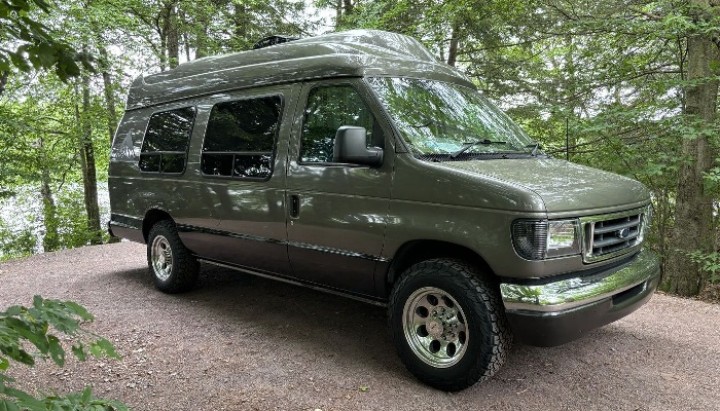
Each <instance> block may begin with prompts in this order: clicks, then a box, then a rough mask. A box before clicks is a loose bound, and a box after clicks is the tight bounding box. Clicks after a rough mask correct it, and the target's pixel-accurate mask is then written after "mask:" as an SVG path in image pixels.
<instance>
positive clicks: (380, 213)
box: [287, 79, 394, 296]
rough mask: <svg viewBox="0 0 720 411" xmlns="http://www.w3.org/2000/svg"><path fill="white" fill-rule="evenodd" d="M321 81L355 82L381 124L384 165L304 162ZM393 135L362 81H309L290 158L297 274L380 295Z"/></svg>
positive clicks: (291, 241) (291, 237)
mask: <svg viewBox="0 0 720 411" xmlns="http://www.w3.org/2000/svg"><path fill="white" fill-rule="evenodd" d="M318 85H351V86H352V87H354V88H355V89H356V90H357V91H358V92H360V94H361V96H362V97H363V100H364V101H365V103H366V104H367V105H368V107H369V108H370V110H371V111H372V113H373V115H374V117H375V120H376V121H377V122H379V126H380V128H381V129H382V133H383V136H384V145H385V147H384V150H385V158H384V162H383V164H382V166H380V167H378V168H373V167H366V166H356V165H351V164H303V163H302V162H300V161H299V159H300V151H299V150H300V139H301V132H302V125H303V120H304V118H303V117H304V106H305V102H306V100H307V96H308V93H309V92H310V90H311V89H312V88H313V87H314V86H318ZM392 153H393V144H392V133H391V132H390V128H389V126H388V124H387V123H386V120H385V118H384V117H383V115H382V111H381V110H379V109H378V107H377V106H376V103H375V100H374V99H373V98H372V96H371V95H370V94H368V92H367V90H366V89H365V84H364V83H363V82H362V81H361V80H359V79H351V80H336V81H322V82H313V83H309V84H307V85H306V86H305V88H304V89H303V92H302V94H301V96H300V99H299V103H298V110H297V112H296V115H295V119H294V124H293V132H292V138H291V146H290V154H289V161H288V184H287V187H288V202H290V201H293V197H294V198H295V200H294V201H297V210H298V214H297V216H291V218H290V220H289V224H288V254H289V257H290V262H291V265H292V269H293V273H294V275H295V276H296V277H298V278H300V279H303V280H305V281H310V282H313V283H319V284H324V285H326V286H329V287H332V288H336V289H340V290H345V291H349V292H352V293H356V294H361V295H365V296H375V295H376V289H375V283H374V280H373V276H374V271H375V268H376V265H377V263H378V262H383V261H385V259H384V258H383V257H382V249H383V243H384V237H385V227H386V225H387V220H386V219H387V214H388V207H389V202H390V196H391V188H392V173H393V161H394V156H393V155H392Z"/></svg>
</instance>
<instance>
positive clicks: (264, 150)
mask: <svg viewBox="0 0 720 411" xmlns="http://www.w3.org/2000/svg"><path fill="white" fill-rule="evenodd" d="M281 110H282V99H281V98H280V96H271V97H262V98H254V99H248V100H239V101H229V102H226V103H219V104H216V105H215V106H214V107H213V109H212V111H211V112H210V119H209V120H208V126H207V131H206V132H205V142H204V143H203V154H202V160H201V168H202V172H203V174H208V175H216V176H226V177H237V178H268V177H270V175H271V174H272V167H273V150H274V147H275V140H276V137H277V132H278V129H279V127H280V112H281Z"/></svg>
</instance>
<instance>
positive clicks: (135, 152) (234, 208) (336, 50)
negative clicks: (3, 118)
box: [109, 31, 659, 390]
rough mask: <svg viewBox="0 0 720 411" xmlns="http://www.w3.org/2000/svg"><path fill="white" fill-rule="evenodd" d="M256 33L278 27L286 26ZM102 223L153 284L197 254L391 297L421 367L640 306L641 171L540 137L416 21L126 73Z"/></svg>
mask: <svg viewBox="0 0 720 411" xmlns="http://www.w3.org/2000/svg"><path fill="white" fill-rule="evenodd" d="M281 40H282V39H278V41H270V43H278V42H280V41H281ZM109 173H110V176H109V185H110V202H111V209H112V212H111V214H112V215H111V221H110V223H109V225H110V230H111V233H112V234H113V235H115V236H118V237H122V238H127V239H130V240H134V241H138V242H142V243H145V244H147V260H148V265H149V267H150V273H151V275H152V276H153V279H154V281H155V284H156V286H157V288H159V289H160V290H161V291H164V292H169V293H174V292H181V291H185V290H188V289H190V288H191V287H193V284H194V283H195V281H196V279H197V277H198V271H199V262H205V263H210V264H217V265H221V266H224V267H230V268H233V269H237V270H238V271H242V272H246V273H252V274H255V275H260V276H264V277H271V278H274V279H278V280H282V281H286V282H290V283H294V284H298V285H303V286H307V287H311V288H314V289H318V290H323V291H327V292H331V293H336V294H342V295H344V296H348V297H350V298H355V299H358V300H362V301H366V302H370V303H373V304H378V305H382V306H387V307H388V313H389V328H390V332H391V334H392V338H393V341H394V343H395V345H396V347H397V351H398V353H399V356H400V358H401V359H402V361H403V362H404V363H405V365H406V366H407V368H408V369H409V370H410V372H412V373H413V374H414V375H415V376H416V377H417V378H419V379H420V380H422V381H424V382H425V383H427V384H430V385H432V386H434V387H437V388H440V389H444V390H459V389H463V388H466V387H468V386H469V385H472V384H473V383H475V382H476V381H478V380H482V379H485V378H489V377H490V376H492V375H493V374H494V373H495V372H496V371H497V370H498V369H499V368H500V367H501V365H502V364H503V362H504V360H505V357H506V355H507V352H508V351H509V346H510V343H511V340H512V338H513V337H514V338H515V339H516V340H519V341H521V342H524V343H527V344H532V345H540V346H552V345H558V344H562V343H565V342H567V341H570V340H573V339H576V338H578V337H580V336H581V335H583V334H584V333H585V332H587V331H588V330H591V329H593V328H596V327H599V326H602V325H604V324H607V323H610V322H612V321H615V320H617V319H619V318H621V317H623V316H625V315H627V314H628V313H630V312H632V311H633V310H635V309H637V308H638V307H640V306H641V305H642V304H644V303H645V302H646V301H647V300H648V299H649V298H650V296H651V295H652V293H653V291H654V290H655V288H656V286H657V282H658V277H659V263H658V258H657V256H656V255H654V254H653V253H651V252H650V251H648V250H643V249H642V245H643V238H644V237H645V233H646V231H647V230H648V226H649V224H650V219H651V206H650V196H649V193H648V190H647V189H646V188H645V187H644V186H643V185H642V184H640V183H638V182H637V181H634V180H631V179H628V178H625V177H621V176H619V175H615V174H612V173H608V172H605V171H601V170H596V169H593V168H589V167H585V166H581V165H577V164H573V163H570V162H568V161H564V160H560V159H555V158H552V157H551V156H548V155H546V154H544V153H543V152H542V151H541V150H540V149H539V146H538V145H537V144H536V143H535V142H534V141H532V140H531V139H530V138H529V137H528V136H527V135H526V134H525V133H524V132H523V131H522V130H521V129H520V128H519V127H518V126H517V125H516V124H514V123H513V122H512V120H510V119H509V118H508V117H507V116H506V115H505V114H503V113H502V112H501V111H500V110H499V109H498V108H496V107H495V106H494V105H493V104H492V103H490V102H489V101H488V100H487V99H485V98H484V97H483V96H482V95H481V94H480V93H478V91H477V90H476V87H475V86H474V85H473V83H472V82H471V81H470V80H468V78H466V77H465V76H464V75H463V74H461V73H460V72H459V71H457V70H456V69H454V68H453V67H450V66H448V65H445V64H443V63H440V62H438V61H437V60H436V59H435V58H434V57H433V55H432V54H431V53H430V52H429V51H428V50H426V49H425V48H423V46H422V45H421V44H420V43H419V42H417V41H416V40H414V39H412V38H409V37H406V36H402V35H398V34H393V33H387V32H381V31H349V32H344V33H335V34H328V35H323V36H319V37H313V38H307V39H302V40H295V41H289V42H284V43H281V44H275V45H271V46H268V47H263V48H259V49H257V50H252V51H247V52H242V53H236V54H230V55H225V56H218V57H208V58H204V59H199V60H196V61H193V62H190V63H186V64H183V65H180V66H179V67H177V68H175V69H173V70H169V71H166V72H163V73H160V74H155V75H151V76H147V77H140V78H138V79H137V80H136V81H135V82H134V83H133V85H132V87H131V88H130V91H129V96H128V101H127V108H126V110H125V114H124V116H123V119H122V122H121V124H120V126H119V128H118V130H117V133H116V135H115V138H114V142H113V146H112V153H111V162H110V171H109Z"/></svg>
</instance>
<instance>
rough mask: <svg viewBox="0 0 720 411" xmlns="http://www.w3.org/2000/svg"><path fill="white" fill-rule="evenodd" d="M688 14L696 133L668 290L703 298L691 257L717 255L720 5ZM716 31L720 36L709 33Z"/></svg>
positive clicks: (685, 168) (702, 3) (686, 143)
mask: <svg viewBox="0 0 720 411" xmlns="http://www.w3.org/2000/svg"><path fill="white" fill-rule="evenodd" d="M688 12H689V17H690V20H691V21H692V23H694V24H695V27H696V29H695V30H694V31H695V32H691V33H690V35H689V37H688V39H687V85H686V86H685V118H686V119H685V121H686V122H687V124H688V126H689V127H688V129H690V130H695V132H694V133H692V135H690V136H687V137H686V138H684V139H683V141H682V155H683V159H684V161H683V163H682V165H681V167H680V173H679V175H678V185H677V196H676V199H675V204H676V205H675V210H676V211H675V226H674V229H673V231H672V235H671V244H670V247H671V248H670V255H669V258H668V262H667V266H666V267H667V273H666V275H665V278H664V284H663V286H664V288H665V289H667V290H668V291H670V292H672V293H677V294H681V295H695V294H697V293H698V292H700V290H701V289H702V287H703V286H704V282H705V277H706V274H705V273H704V272H703V271H702V266H701V265H700V264H699V263H697V262H693V261H692V260H691V258H690V254H691V253H692V252H697V251H701V252H706V253H710V252H712V251H714V250H715V224H714V221H713V206H714V198H713V195H712V193H710V192H708V190H707V188H706V184H705V177H706V175H707V174H708V173H709V172H710V171H711V169H712V168H713V165H714V160H715V158H716V153H715V150H714V148H713V141H712V140H713V139H714V140H715V142H717V137H716V135H717V132H718V131H719V128H718V125H717V122H716V120H717V96H718V85H719V84H720V82H718V77H717V76H718V75H719V74H720V49H719V48H718V47H720V43H718V42H717V35H718V33H719V32H720V29H718V28H717V27H718V26H717V23H718V22H719V21H720V1H709V0H692V1H691V2H690V7H689V8H688ZM713 25H714V27H715V30H713V31H710V32H708V30H707V28H708V27H712V26H713Z"/></svg>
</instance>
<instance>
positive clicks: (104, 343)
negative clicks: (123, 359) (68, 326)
mask: <svg viewBox="0 0 720 411" xmlns="http://www.w3.org/2000/svg"><path fill="white" fill-rule="evenodd" d="M90 353H91V354H92V355H93V356H94V357H96V358H99V357H102V356H107V357H109V358H115V359H120V356H119V355H118V353H117V352H116V351H115V347H113V345H112V343H111V342H110V341H108V340H106V339H105V338H101V339H99V340H97V341H95V342H93V343H92V344H90Z"/></svg>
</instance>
